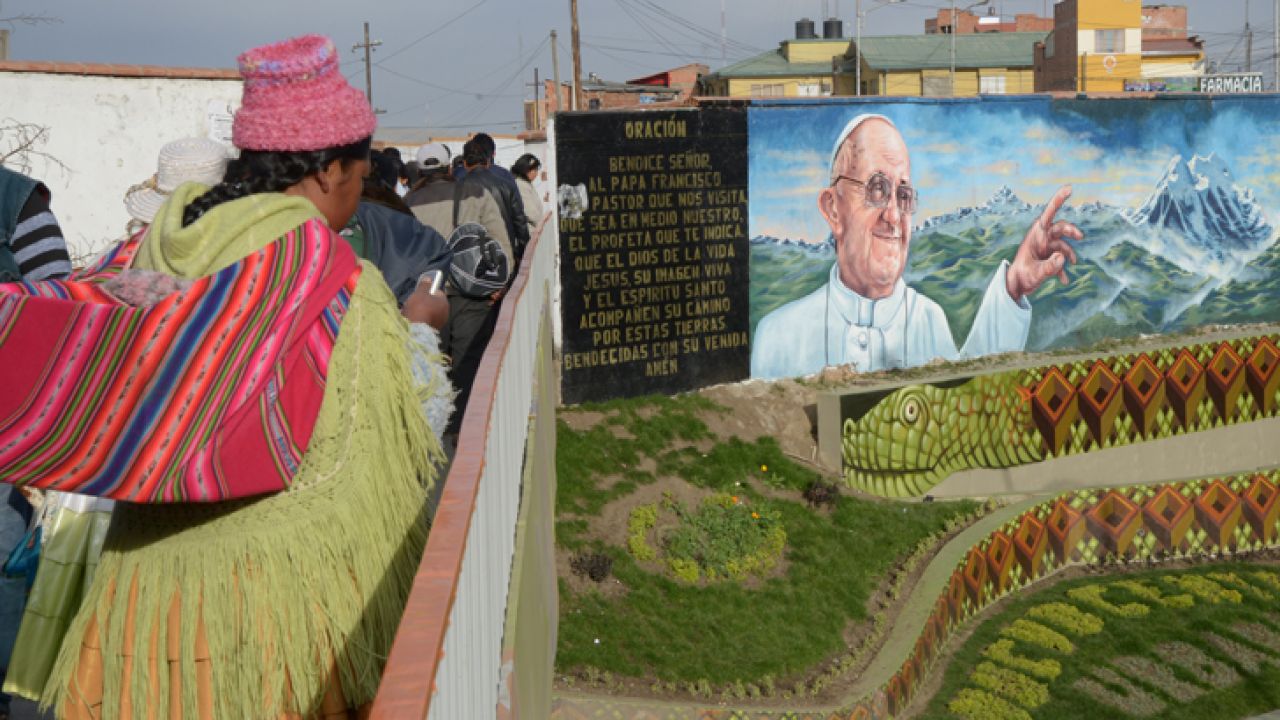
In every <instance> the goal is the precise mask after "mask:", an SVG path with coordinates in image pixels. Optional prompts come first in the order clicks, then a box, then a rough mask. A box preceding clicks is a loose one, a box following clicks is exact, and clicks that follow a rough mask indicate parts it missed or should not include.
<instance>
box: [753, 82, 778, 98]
mask: <svg viewBox="0 0 1280 720" xmlns="http://www.w3.org/2000/svg"><path fill="white" fill-rule="evenodd" d="M784 94H786V86H785V85H783V84H782V83H752V84H751V95H752V96H754V97H782V96H783V95H784Z"/></svg>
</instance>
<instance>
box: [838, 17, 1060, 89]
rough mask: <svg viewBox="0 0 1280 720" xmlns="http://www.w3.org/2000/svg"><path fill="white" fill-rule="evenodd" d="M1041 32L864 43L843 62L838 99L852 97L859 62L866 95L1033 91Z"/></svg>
mask: <svg viewBox="0 0 1280 720" xmlns="http://www.w3.org/2000/svg"><path fill="white" fill-rule="evenodd" d="M953 39H954V40H955V88H954V92H952V87H951V67H952V60H951V48H952V45H951V42H952V40H953ZM1044 39H1045V34H1044V33H1042V32H1021V33H1019V32H1001V33H972V34H960V35H955V36H954V37H953V36H952V35H947V34H926V35H888V36H871V37H864V38H862V53H861V55H860V56H859V54H858V48H857V43H856V42H852V43H849V48H848V50H847V51H846V52H845V54H844V57H843V58H841V63H840V65H839V67H838V69H837V72H836V75H835V90H836V94H837V95H854V94H855V92H854V87H855V83H856V80H855V78H856V77H857V65H856V63H857V62H858V60H859V59H860V60H861V62H862V94H863V95H916V96H926V97H936V96H950V95H979V94H982V95H1004V94H1022V93H1030V92H1032V91H1034V89H1035V74H1034V66H1033V49H1034V47H1035V45H1036V43H1038V42H1041V41H1043V40H1044Z"/></svg>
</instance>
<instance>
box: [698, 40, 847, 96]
mask: <svg viewBox="0 0 1280 720" xmlns="http://www.w3.org/2000/svg"><path fill="white" fill-rule="evenodd" d="M848 46H849V39H848V38H843V37H834V38H796V39H792V40H784V41H782V42H781V43H779V44H778V48H777V49H776V50H770V51H769V52H766V53H761V54H759V55H756V56H754V57H749V58H747V59H746V60H743V61H741V62H737V63H734V64H732V65H729V66H728V67H725V68H722V69H720V70H717V71H716V72H714V73H711V74H710V75H708V76H706V77H705V78H703V80H702V94H703V95H708V96H716V97H740V98H745V97H823V96H827V95H831V94H833V92H834V90H835V88H834V85H833V81H832V67H833V65H834V63H835V62H836V61H837V60H838V59H839V58H840V57H841V56H842V55H844V52H845V50H846V48H848Z"/></svg>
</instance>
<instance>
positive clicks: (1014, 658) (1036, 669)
mask: <svg viewBox="0 0 1280 720" xmlns="http://www.w3.org/2000/svg"><path fill="white" fill-rule="evenodd" d="M982 654H983V655H984V656H986V657H989V658H991V659H992V660H995V661H996V662H999V663H1000V664H1002V665H1004V666H1006V667H1009V668H1012V669H1014V670H1017V671H1019V672H1023V673H1026V674H1028V675H1032V676H1034V677H1038V678H1040V679H1041V680H1049V681H1053V680H1054V679H1056V678H1057V677H1058V676H1059V675H1061V674H1062V663H1060V662H1058V661H1057V660H1054V659H1053V658H1045V659H1043V660H1033V659H1031V658H1028V657H1024V656H1022V655H1015V654H1014V653H1013V641H1012V640H997V641H995V642H993V643H991V644H990V645H988V646H987V647H986V649H985V650H983V651H982Z"/></svg>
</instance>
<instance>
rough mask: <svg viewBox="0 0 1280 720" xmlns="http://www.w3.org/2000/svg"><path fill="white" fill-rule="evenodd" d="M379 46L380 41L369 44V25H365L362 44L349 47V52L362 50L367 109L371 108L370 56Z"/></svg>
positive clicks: (371, 77) (371, 70)
mask: <svg viewBox="0 0 1280 720" xmlns="http://www.w3.org/2000/svg"><path fill="white" fill-rule="evenodd" d="M381 44H382V41H381V40H374V41H373V42H369V23H365V24H364V42H362V43H356V44H355V45H352V46H351V52H355V51H356V50H359V49H360V48H364V95H365V97H366V98H368V100H369V107H373V63H372V57H371V56H370V54H371V53H372V52H373V49H374V48H376V47H378V46H379V45H381Z"/></svg>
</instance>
